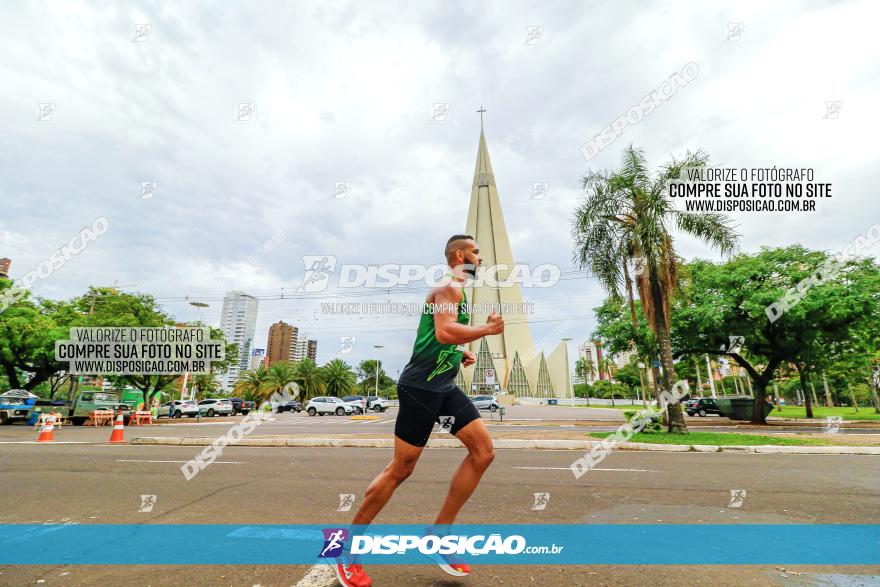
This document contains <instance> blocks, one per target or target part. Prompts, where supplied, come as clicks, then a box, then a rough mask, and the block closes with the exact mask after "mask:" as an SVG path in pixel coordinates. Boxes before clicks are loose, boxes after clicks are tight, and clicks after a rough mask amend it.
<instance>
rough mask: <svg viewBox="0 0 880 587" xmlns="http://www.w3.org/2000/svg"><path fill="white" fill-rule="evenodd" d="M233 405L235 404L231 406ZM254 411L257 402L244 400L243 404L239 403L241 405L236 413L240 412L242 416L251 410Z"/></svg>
mask: <svg viewBox="0 0 880 587" xmlns="http://www.w3.org/2000/svg"><path fill="white" fill-rule="evenodd" d="M234 405H235V404H233V406H234ZM256 409H257V402H253V401H250V400H244V401H243V402H241V405H240V406H239V408H238V411H239V412H241V413H242V414H247V413H248V412H250V411H251V410H256Z"/></svg>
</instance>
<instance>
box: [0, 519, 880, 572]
mask: <svg viewBox="0 0 880 587" xmlns="http://www.w3.org/2000/svg"><path fill="white" fill-rule="evenodd" d="M340 531H342V532H341V533H340ZM429 535H430V536H431V537H430V538H425V537H426V536H429ZM438 548H439V549H447V550H445V552H454V553H455V554H454V555H453V556H454V557H455V558H456V559H457V560H461V561H463V562H469V563H472V564H522V565H532V564H535V565H536V564H541V565H573V564H580V565H595V564H612V565H719V564H721V565H753V564H788V565H793V564H824V565H877V564H880V525H877V524H773V525H771V524H726V525H718V524H669V525H659V524H657V525H646V524H584V525H566V524H558V525H538V524H534V525H533V524H498V525H460V526H459V525H455V526H447V527H444V528H443V529H442V532H439V531H438V530H437V529H435V530H434V531H433V532H428V531H427V530H426V527H425V526H424V525H372V526H368V527H366V528H355V527H351V526H332V525H251V526H243V525H233V524H230V525H220V524H204V525H202V524H180V525H178V524H153V525H142V524H141V525H135V524H131V525H123V524H120V525H110V524H83V525H79V524H64V525H61V524H54V525H34V524H4V525H0V564H3V565H26V564H53V565H55V564H68V565H69V564H79V565H92V564H122V565H126V564H128V565H131V564H142V565H165V564H174V565H187V564H191V565H216V564H264V565H275V564H277V565H292V564H314V563H320V562H331V563H332V562H333V561H334V557H335V556H338V554H339V552H340V551H342V552H345V553H350V552H351V551H352V549H355V551H356V552H357V551H358V550H359V551H360V554H357V558H358V559H359V560H360V562H363V563H364V564H433V560H432V559H431V558H429V556H430V554H431V551H432V550H435V549H438ZM322 553H325V556H324V558H322V557H321V554H322Z"/></svg>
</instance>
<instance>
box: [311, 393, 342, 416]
mask: <svg viewBox="0 0 880 587" xmlns="http://www.w3.org/2000/svg"><path fill="white" fill-rule="evenodd" d="M306 413H307V414H308V415H309V416H314V415H315V414H319V415H321V416H323V415H324V414H336V415H337V416H346V415H349V414H352V413H354V408H353V407H352V406H351V404H347V403H345V402H344V401H342V400H341V399H339V398H338V397H313V398H312V399H310V400H309V403H307V404H306Z"/></svg>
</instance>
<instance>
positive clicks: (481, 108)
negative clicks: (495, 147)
mask: <svg viewBox="0 0 880 587" xmlns="http://www.w3.org/2000/svg"><path fill="white" fill-rule="evenodd" d="M485 111H486V109H485V108H483V105H482V104H480V109H479V110H477V112H479V113H480V130H481V131H482V130H483V112H485Z"/></svg>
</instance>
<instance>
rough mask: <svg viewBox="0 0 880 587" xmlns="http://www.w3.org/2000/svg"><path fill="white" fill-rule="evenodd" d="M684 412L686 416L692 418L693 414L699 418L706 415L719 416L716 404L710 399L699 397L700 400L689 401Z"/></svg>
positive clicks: (719, 412) (719, 411)
mask: <svg viewBox="0 0 880 587" xmlns="http://www.w3.org/2000/svg"><path fill="white" fill-rule="evenodd" d="M685 411H686V412H687V415H688V416H693V415H694V414H698V415H699V416H700V417H703V416H705V415H706V414H718V415H719V416H720V415H721V410H719V409H718V402H716V401H715V400H714V399H713V398H711V397H701V398H700V399H696V400H691V402H689V403H688V405H686V406H685Z"/></svg>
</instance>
